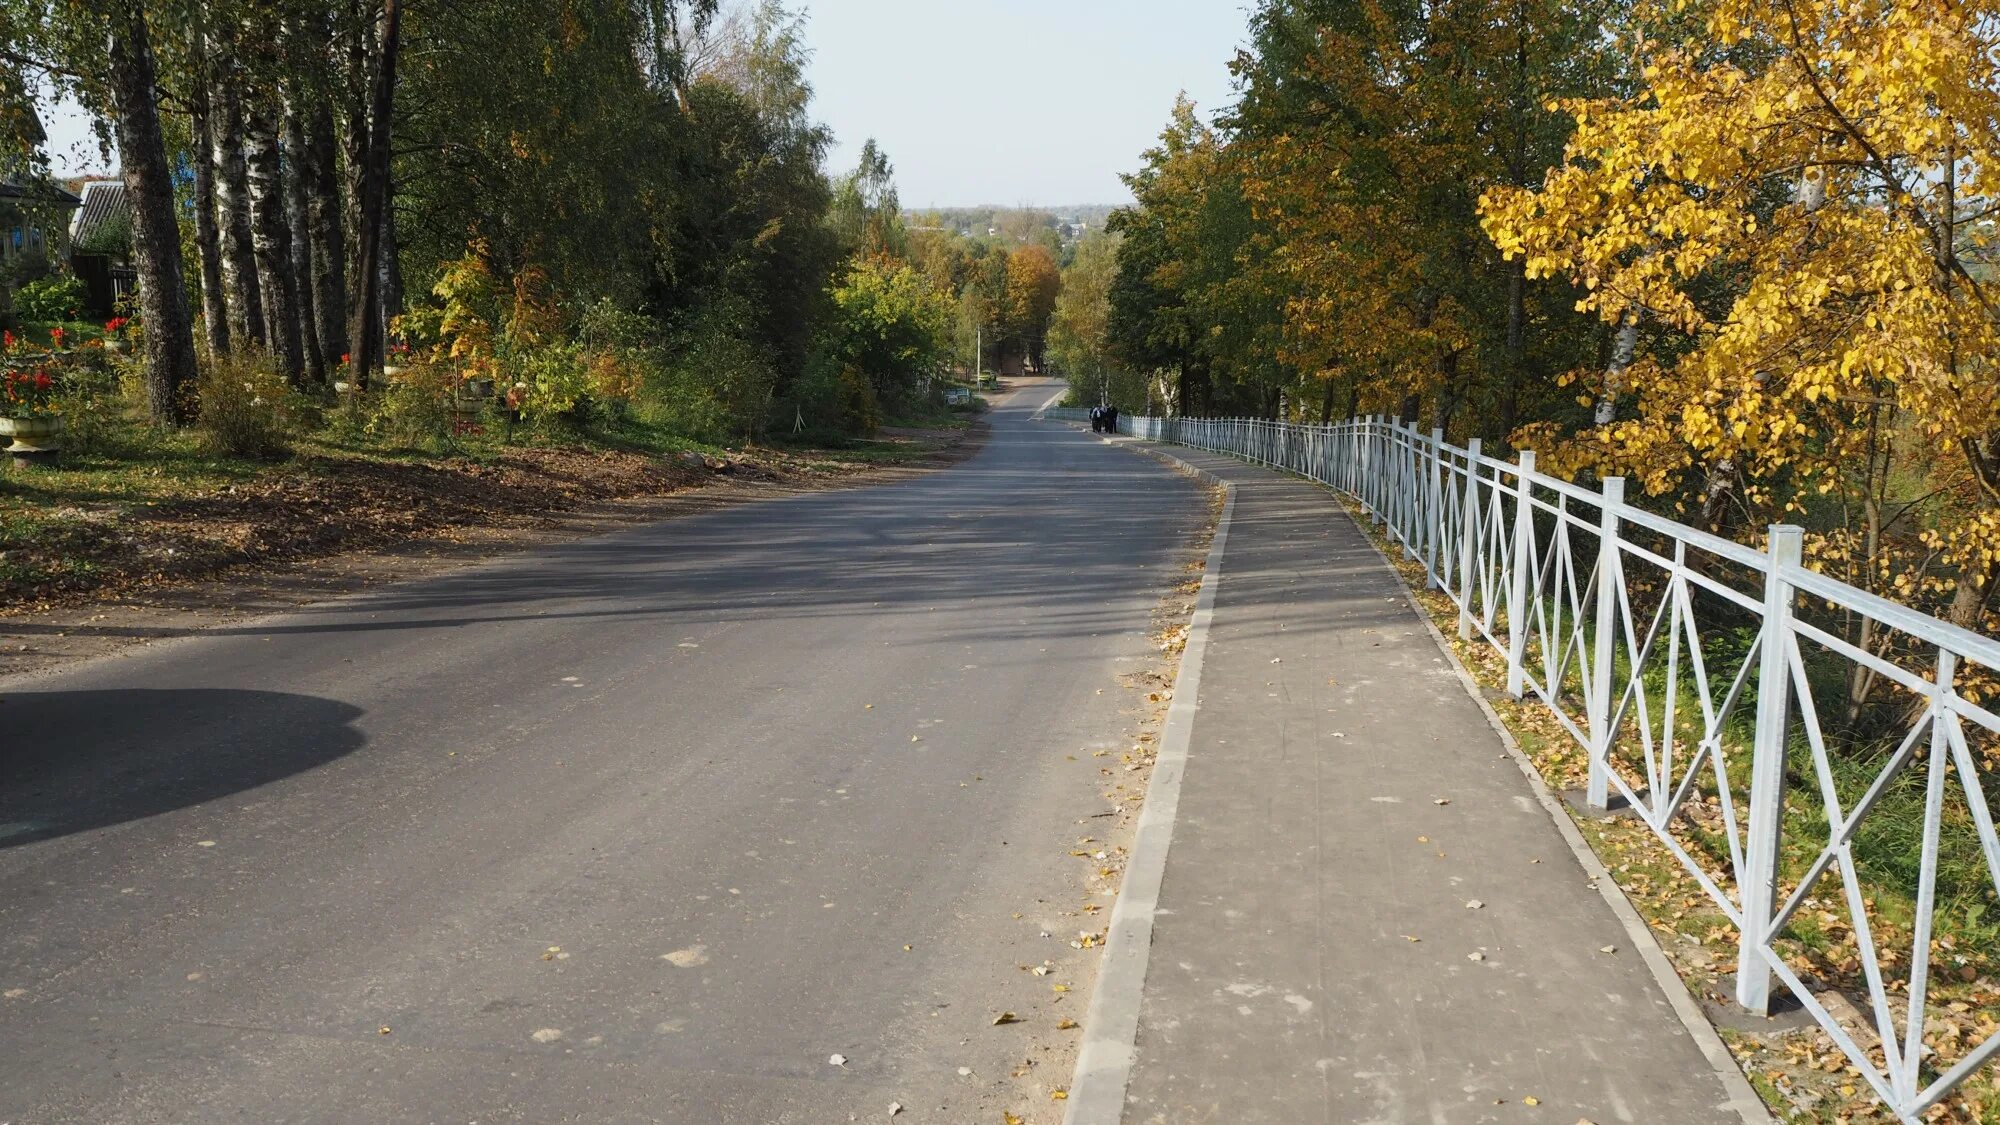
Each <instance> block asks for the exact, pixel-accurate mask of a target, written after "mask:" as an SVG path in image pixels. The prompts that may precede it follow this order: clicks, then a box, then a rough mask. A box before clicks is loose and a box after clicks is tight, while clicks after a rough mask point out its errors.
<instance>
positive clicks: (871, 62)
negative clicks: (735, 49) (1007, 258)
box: [806, 0, 1245, 208]
mask: <svg viewBox="0 0 2000 1125" xmlns="http://www.w3.org/2000/svg"><path fill="white" fill-rule="evenodd" d="M1242 3H1243V0H1152V2H1146V0H1068V2H1062V0H808V3H807V9H808V10H807V15H808V18H809V23H808V26H807V30H806V38H807V41H808V42H809V43H810V44H811V45H812V47H813V50H814V56H813V63H812V71H811V79H812V83H813V90H814V93H815V95H816V97H815V112H816V113H817V115H818V116H819V118H820V120H822V121H825V122H826V123H827V124H828V125H830V126H832V128H833V131H834V134H835V137H836V138H837V140H838V141H839V147H838V148H837V149H836V150H835V152H834V154H833V157H832V164H833V166H834V168H835V169H836V170H845V169H847V168H849V167H851V166H852V165H853V163H854V161H855V159H856V157H857V155H858V153H859V151H860V148H861V143H862V142H863V141H864V140H866V139H867V138H868V137H870V136H873V137H874V138H875V139H876V140H877V141H878V142H879V143H880V144H881V146H882V148H883V150H884V151H885V152H887V153H888V154H889V160H890V162H891V163H893V164H894V165H895V169H896V187H897V190H898V191H899V192H900V193H901V196H902V200H903V204H904V206H907V207H916V208H921V207H927V206H931V205H933V204H935V205H939V206H949V205H953V204H978V203H997V204H1003V205H1013V204H1019V203H1037V204H1048V205H1055V204H1064V203H1122V202H1125V201H1127V200H1129V199H1130V198H1131V196H1130V193H1128V192H1127V191H1126V190H1125V186H1124V185H1123V184H1122V183H1120V182H1119V181H1118V174H1119V173H1120V172H1129V171H1132V170H1133V169H1134V168H1136V167H1137V166H1138V163H1139V154H1140V153H1142V152H1144V151H1145V150H1146V149H1147V148H1149V147H1150V146H1151V145H1152V144H1153V142H1154V140H1155V139H1157V138H1158V136H1159V133H1160V130H1161V129H1162V128H1163V127H1164V126H1165V125H1166V123H1167V115H1168V114H1169V113H1170V112H1171V111H1172V109H1173V105H1174V95H1175V94H1176V93H1178V92H1179V91H1181V90H1186V91H1187V93H1188V96H1190V97H1192V98H1194V99H1195V101H1196V102H1197V103H1198V104H1199V105H1200V106H1201V107H1202V109H1203V111H1204V115H1206V114H1207V113H1208V112H1211V111H1213V110H1214V109H1216V108H1217V107H1218V106H1221V105H1222V104H1224V103H1225V102H1227V101H1228V100H1229V96H1230V95H1229V67H1228V64H1229V60H1230V59H1231V58H1232V57H1233V56H1234V55H1235V53H1236V49H1237V47H1238V46H1240V45H1241V44H1242V42H1243V38H1244V28H1245V15H1244V11H1243V8H1242Z"/></svg>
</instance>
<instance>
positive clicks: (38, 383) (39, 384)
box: [35, 371, 56, 391]
mask: <svg viewBox="0 0 2000 1125" xmlns="http://www.w3.org/2000/svg"><path fill="white" fill-rule="evenodd" d="M55 385H56V381H55V380H54V379H51V378H49V373H48V372H46V371H37V372H35V389H36V390H38V391H46V390H48V389H49V388H50V387H53V386H55Z"/></svg>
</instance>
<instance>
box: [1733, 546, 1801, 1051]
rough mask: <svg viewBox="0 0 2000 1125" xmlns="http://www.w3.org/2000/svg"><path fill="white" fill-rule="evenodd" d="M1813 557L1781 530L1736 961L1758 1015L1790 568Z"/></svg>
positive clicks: (1786, 703)
mask: <svg viewBox="0 0 2000 1125" xmlns="http://www.w3.org/2000/svg"><path fill="white" fill-rule="evenodd" d="M1804 554H1805V529H1803V528H1799V527H1794V526H1792V525H1790V524H1773V525H1772V527H1771V546H1770V553H1769V556H1768V558H1767V559H1766V560H1765V564H1764V565H1765V566H1766V567H1768V568H1769V569H1767V570H1766V571H1765V572H1764V626H1763V629H1762V631H1761V634H1760V635H1759V636H1758V638H1757V655H1758V664H1757V733H1756V741H1755V743H1754V745H1753V746H1752V747H1751V750H1750V823H1749V826H1748V828H1747V829H1746V830H1745V839H1744V842H1743V845H1744V846H1743V852H1744V855H1743V878H1742V885H1741V888H1740V891H1739V893H1740V894H1741V896H1742V908H1743V932H1742V933H1741V935H1740V936H1739V944H1738V946H1737V953H1736V1002H1737V1003H1738V1004H1741V1005H1743V1006H1744V1007H1745V1008H1748V1009H1750V1010H1751V1011H1753V1012H1757V1013H1760V1014H1762V1013H1768V1012H1769V1011H1770V1005H1771V966H1770V964H1769V962H1767V961H1765V960H1764V954H1763V950H1764V948H1765V947H1766V946H1767V945H1768V944H1769V942H1770V935H1769V934H1768V933H1767V932H1766V931H1767V930H1769V929H1770V926H1771V918H1772V915H1773V912H1774V911H1775V910H1776V908H1777V900H1778V847H1779V843H1780V840H1781V838H1782V835H1783V828H1784V813H1785V730H1786V726H1787V721H1786V720H1787V719H1788V718H1789V716H1790V712H1791V703H1792V668H1791V658H1790V654H1791V647H1792V602H1793V601H1794V600H1795V599H1794V597H1793V593H1792V585H1791V583H1789V582H1787V581H1786V580H1785V568H1786V567H1788V566H1798V565H1800V563H1801V561H1802V560H1803V558H1804Z"/></svg>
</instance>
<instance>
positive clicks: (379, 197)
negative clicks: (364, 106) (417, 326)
mask: <svg viewBox="0 0 2000 1125" xmlns="http://www.w3.org/2000/svg"><path fill="white" fill-rule="evenodd" d="M401 19H402V8H401V5H400V4H399V3H398V2H397V0H382V19H381V22H380V28H381V47H380V50H379V51H378V52H376V54H377V58H376V63H375V74H374V76H373V77H374V82H373V83H372V86H373V88H372V89H371V90H370V91H369V98H368V133H367V139H366V142H365V144H364V145H363V151H364V153H365V155H366V158H367V159H366V162H365V163H364V164H363V166H362V176H361V192H360V195H361V217H360V221H361V228H360V230H359V232H357V236H356V242H357V243H358V244H359V246H360V252H359V253H358V254H357V255H356V256H355V257H356V261H355V267H356V268H355V274H356V277H355V284H356V285H358V286H359V287H360V288H361V290H362V300H361V301H360V307H359V308H357V309H355V310H354V312H353V315H351V316H350V317H349V318H348V323H347V342H348V353H349V354H350V355H352V356H353V357H354V372H355V381H356V382H357V384H360V385H366V383H367V381H368V380H367V372H368V371H369V370H370V369H371V368H372V367H373V366H374V365H375V358H376V352H377V351H378V350H379V349H380V347H381V335H380V333H379V332H378V330H377V325H376V323H375V318H376V315H377V310H378V309H379V308H380V306H379V305H378V304H377V301H378V299H379V296H380V295H379V293H378V291H377V290H378V282H377V278H376V275H377V273H378V272H379V271H380V270H381V268H382V267H381V251H382V227H383V222H382V213H383V209H384V208H385V207H386V206H387V204H388V194H389V145H388V143H387V141H388V136H389V115H390V113H391V112H392V110H393V109H394V107H395V95H396V37H397V33H398V31H399V30H400V27H399V25H400V22H401Z"/></svg>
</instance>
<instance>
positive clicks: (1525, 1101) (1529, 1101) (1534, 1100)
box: [1521, 1094, 1542, 1105]
mask: <svg viewBox="0 0 2000 1125" xmlns="http://www.w3.org/2000/svg"><path fill="white" fill-rule="evenodd" d="M1521 1104H1522V1105H1540V1104H1542V1099H1540V1098H1538V1097H1535V1096H1534V1095H1532V1094H1531V1095H1529V1096H1528V1097H1525V1098H1522V1099H1521Z"/></svg>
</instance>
